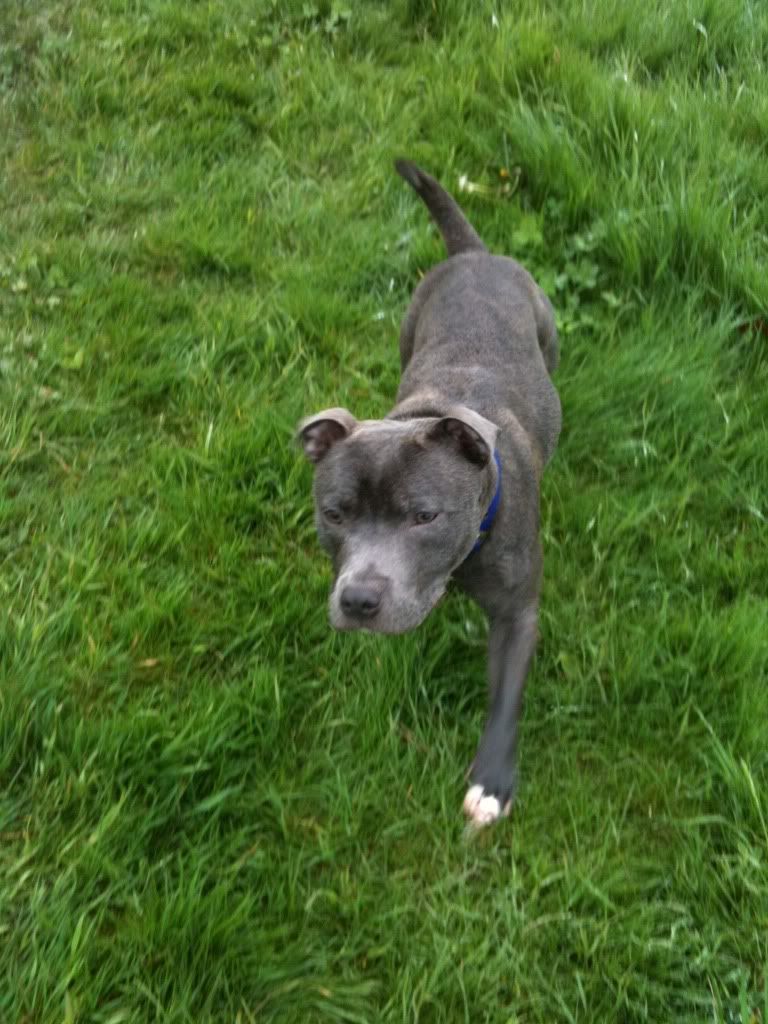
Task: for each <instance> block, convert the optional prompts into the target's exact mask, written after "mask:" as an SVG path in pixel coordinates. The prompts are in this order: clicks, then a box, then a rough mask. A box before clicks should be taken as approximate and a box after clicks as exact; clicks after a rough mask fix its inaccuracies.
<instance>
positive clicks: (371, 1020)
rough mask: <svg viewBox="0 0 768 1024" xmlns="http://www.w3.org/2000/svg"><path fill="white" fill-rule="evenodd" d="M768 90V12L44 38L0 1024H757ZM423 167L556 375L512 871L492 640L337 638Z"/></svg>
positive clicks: (10, 449) (388, 12)
mask: <svg viewBox="0 0 768 1024" xmlns="http://www.w3.org/2000/svg"><path fill="white" fill-rule="evenodd" d="M767 74H768V7H766V5H765V4H764V3H763V2H762V0H690V2H688V0H675V2H670V0H646V2H642V3H641V2H640V0H518V2H517V3H515V4H512V3H505V2H504V0H497V2H496V3H489V2H487V0H478V2H476V3H469V2H467V3H462V2H460V0H393V2H392V3H386V2H384V0H359V2H354V3H353V2H352V0H347V3H346V4H342V3H337V2H336V0H333V2H332V3H331V2H329V0H309V2H307V3H302V2H298V0H297V2H295V3H279V2H277V0H228V2H226V3H225V2H224V0H207V2H202V0H200V2H197V0H186V2H184V0H100V2H99V3H95V2H92V0H49V2H39V3H36V2H35V3H33V2H31V0H4V2H3V4H2V8H0V204H1V205H2V216H1V217H0V600H1V601H2V605H3V614H2V616H1V617H0V672H1V673H2V678H1V679H0V1021H1V1022H2V1024H48V1022H54V1024H61V1022H65V1024H86V1022H87V1024H91V1022H92V1024H120V1022H131V1024H132V1022H137V1024H140V1022H145V1021H146V1022H150V1021H157V1022H168V1024H170V1022H173V1024H205V1022H216V1024H218V1022H231V1024H252V1022H255V1021H259V1022H262V1021H269V1022H272V1021H274V1022H281V1024H282V1022H286V1024H292V1022H297V1024H298V1022H302V1024H304V1022H315V1021H318V1022H325V1021H337V1022H349V1024H352V1022H357V1024H363V1022H366V1024H379V1022H391V1024H396V1022H397V1024H399V1022H417V1021H418V1022H421V1024H427V1022H440V1024H442V1022H450V1024H452V1022H454V1021H456V1022H459V1021H467V1022H470V1021H471V1022H473V1024H474V1022H488V1024H497V1022H499V1024H532V1022H542V1024H551V1022H553V1021H570V1022H576V1021H578V1022H595V1024H604V1022H609V1021H618V1022H622V1024H630V1022H640V1021H647V1022H652V1024H660V1022H661V1024H669V1022H673V1021H674V1022H677V1021H681V1022H682V1021H685V1022H696V1024H699V1022H705V1021H712V1022H715V1024H737V1022H739V1024H748V1022H749V1024H758V1022H760V1024H765V1022H766V1020H767V1019H768V974H767V973H766V972H767V969H768V596H766V595H767V590H768V588H767V585H766V580H768V528H767V526H766V518H768V314H767V313H766V311H767V310H768V235H767V234H766V231H767V228H766V225H768V86H767V85H766V82H767V81H768V78H766V75H767ZM399 155H407V156H410V157H412V158H414V159H416V160H418V161H419V162H420V163H421V164H422V165H423V166H424V167H425V168H427V169H428V170H430V171H431V172H433V173H434V174H436V175H437V176H438V177H439V178H441V180H442V181H443V182H444V183H445V184H446V185H447V186H448V187H449V188H451V189H452V190H453V191H454V192H455V193H456V194H457V196H458V197H459V198H460V200H461V202H462V203H463V205H464V208H465V209H466V211H467V212H468V214H469V216H470V218H471V219H472V221H473V223H474V224H475V226H476V227H477V229H478V231H479V232H480V234H481V235H482V237H483V238H484V239H485V240H486V242H487V243H488V245H489V247H490V248H492V249H493V250H495V251H498V252H504V253H508V254H510V255H514V256H516V257H518V258H519V259H521V260H522V261H523V262H524V263H525V264H526V265H527V266H528V267H529V268H530V269H531V270H532V271H533V272H534V274H535V275H536V276H537V278H538V279H539V281H540V282H541V284H542V286H543V287H544V288H545V289H546V290H547V291H548V293H549V294H550V296H551V297H552V299H553V301H554V303H555V305H556V307H557V311H558V318H559V326H560V333H561V351H562V360H561V367H560V370H559V371H558V374H557V377H556V383H557V386H558V389H559V391H560V395H561V399H562V403H563V413H564V428H563V434H562V437H561V442H560V447H559V450H558V452H557V455H556V456H555V459H554V461H553V463H552V464H551V466H550V468H549V469H548V471H547V474H546V477H545V482H544V490H543V496H542V531H543V540H544V548H545V577H546V581H545V587H544V592H543V596H542V613H541V637H540V642H539V648H538V653H537V657H536V661H535V664H534V667H533V671H532V673H531V677H530V679H529V684H528V689H527V694H526V707H525V713H524V717H523V721H522V726H521V737H522V738H521V786H520V793H519V799H518V803H517V806H516V808H515V810H514V813H513V816H512V818H510V819H509V821H507V822H505V823H504V824H502V825H500V826H498V827H496V828H493V829H490V830H487V831H485V832H483V833H481V834H480V835H478V836H475V837H474V838H470V837H467V836H466V835H465V834H464V830H463V821H462V815H461V799H462V796H463V793H464V773H465V770H466V768H467V765H468V764H469V761H470V759H471V757H472V754H473V752H474V748H475V744H476V742H477V738H478V736H479V732H480V729H481V725H482V721H483V716H484V705H485V686H486V684H485V653H484V647H485V633H486V627H485V622H484V620H483V617H482V616H481V615H480V614H479V613H478V611H477V610H476V609H475V608H474V607H473V606H472V605H471V604H470V603H469V602H468V601H466V600H465V599H463V598H462V597H461V596H459V595H458V594H457V595H456V596H454V597H452V598H451V599H450V600H448V601H445V602H443V603H442V604H441V606H440V608H439V609H438V610H436V611H435V612H434V613H433V614H432V616H431V617H430V618H429V619H428V620H427V622H426V623H425V625H424V626H422V627H421V628H420V629H419V630H418V631H417V632H415V633H413V634H409V635H407V636H403V637H394V638H392V637H390V638H387V637H373V636H362V635H340V634H334V633H332V632H331V630H330V628H329V626H328V623H327V617H326V598H327V592H328V584H329V579H330V571H329V566H328V565H327V563H326V561H325V559H324V557H323V555H322V553H321V551H320V549H319V547H318V544H317V542H316V539H315V534H314V525H313V513H312V505H311V469H310V467H309V465H308V464H307V463H306V462H305V461H304V459H303V458H302V456H301V453H300V451H299V449H298V448H297V446H296V445H295V443H294V439H293V432H294V428H295V424H296V422H297V421H298V420H299V418H300V417H301V416H303V415H305V414H307V413H311V412H314V411H316V410H318V409H322V408H324V407H327V406H329V405H346V406H347V407H348V408H350V409H351V410H352V411H353V412H354V413H355V414H356V415H357V416H359V417H373V416H379V415H382V414H384V413H385V412H386V411H387V410H388V409H389V408H390V407H391V404H392V401H393V398H394V393H395V390H396V387H397V380H398V355H397V332H398V325H399V321H400V318H401V316H402V314H403V312H404V310H405V308H406V305H407V303H408V298H409V295H410V293H411V292H412V290H413V288H414V287H415V285H416V283H417V282H418V280H419V276H420V274H422V273H424V272H425V271H426V270H427V269H428V268H429V267H430V266H431V265H432V264H433V263H434V262H436V261H437V260H439V259H441V258H442V253H443V250H442V245H441V242H440V240H439V237H438V235H437V233H436V231H435V229H434V228H433V226H432V225H431V224H430V223H429V220H428V217H427V214H426V211H425V210H424V208H423V207H422V206H421V205H420V204H419V203H418V201H417V200H416V198H415V197H414V196H413V194H412V193H411V192H410V190H409V189H408V188H407V186H406V185H405V184H404V183H403V182H402V181H401V180H400V179H399V178H398V177H397V176H396V174H395V173H394V171H393V169H392V160H393V158H394V157H396V156H399ZM460 183H461V186H463V187H460Z"/></svg>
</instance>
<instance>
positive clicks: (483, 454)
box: [428, 405, 499, 466]
mask: <svg viewBox="0 0 768 1024" xmlns="http://www.w3.org/2000/svg"><path fill="white" fill-rule="evenodd" d="M498 431H499V428H498V427H497V426H496V424H495V423H491V421H490V420H487V419H486V418H485V416H481V415H480V414H479V413H477V412H473V411H472V410H471V409H467V408H466V407H465V406H463V405H460V406H456V408H455V409H451V415H450V416H443V417H441V418H440V419H439V420H437V421H436V422H435V424H434V426H432V427H430V429H429V433H428V436H429V438H430V439H431V440H433V441H442V442H446V443H449V444H452V445H454V447H455V448H456V450H457V452H459V453H460V454H461V455H463V456H464V458H465V459H468V460H469V461H470V462H473V463H474V464H475V465H476V466H486V465H487V464H488V462H490V459H491V456H492V454H493V449H494V447H495V446H496V434H497V433H498Z"/></svg>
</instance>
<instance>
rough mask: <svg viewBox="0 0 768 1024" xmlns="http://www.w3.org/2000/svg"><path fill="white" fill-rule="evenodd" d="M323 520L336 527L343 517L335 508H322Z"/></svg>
mask: <svg viewBox="0 0 768 1024" xmlns="http://www.w3.org/2000/svg"><path fill="white" fill-rule="evenodd" d="M323 518H324V519H325V520H326V521H327V522H329V523H333V525H334V526H338V525H339V523H340V522H341V521H342V519H343V518H344V517H343V516H342V514H341V512H339V510H338V509H337V508H324V509H323Z"/></svg>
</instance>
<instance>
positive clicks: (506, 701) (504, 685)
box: [464, 604, 538, 827]
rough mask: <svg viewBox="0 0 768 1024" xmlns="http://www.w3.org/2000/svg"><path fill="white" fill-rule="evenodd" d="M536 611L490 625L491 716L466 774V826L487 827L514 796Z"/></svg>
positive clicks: (502, 618)
mask: <svg viewBox="0 0 768 1024" xmlns="http://www.w3.org/2000/svg"><path fill="white" fill-rule="evenodd" d="M537 619H538V614H537V607H536V605H535V604H530V605H526V606H524V607H523V608H522V609H519V610H515V612H514V613H512V614H503V615H499V616H497V617H495V618H494V619H493V620H492V621H491V628H490V635H489V640H488V676H489V697H490V710H489V713H488V719H487V721H486V724H485V730H484V732H483V736H482V739H481V740H480V745H479V747H478V750H477V754H476V756H475V760H474V762H473V764H472V768H471V770H470V782H471V786H470V788H469V790H468V791H467V795H466V797H465V798H464V812H465V814H466V815H467V817H468V818H469V820H470V822H471V824H473V825H475V826H478V827H479V826H482V825H489V824H490V823H491V822H493V821H496V819H497V818H499V817H501V816H503V815H506V814H508V813H509V810H510V807H511V805H512V800H513V799H514V795H515V783H516V753H517V723H518V719H519V717H520V710H521V708H522V703H523V688H524V687H525V678H526V676H527V674H528V667H529V665H530V663H531V658H532V657H533V651H534V648H535V646H536V631H537Z"/></svg>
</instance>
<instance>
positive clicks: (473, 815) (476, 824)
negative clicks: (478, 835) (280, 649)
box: [464, 786, 511, 828]
mask: <svg viewBox="0 0 768 1024" xmlns="http://www.w3.org/2000/svg"><path fill="white" fill-rule="evenodd" d="M510 807H511V803H507V804H506V805H505V806H504V807H503V808H502V806H501V804H500V803H499V801H498V800H497V799H496V797H495V796H491V795H490V793H486V792H485V790H484V789H483V787H482V786H470V787H469V789H468V790H467V795H466V796H465V797H464V813H465V814H466V816H467V817H468V818H469V824H470V825H471V826H472V827H473V828H483V826H484V825H491V824H493V822H494V821H498V819H499V818H506V816H507V815H508V814H509V809H510Z"/></svg>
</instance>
